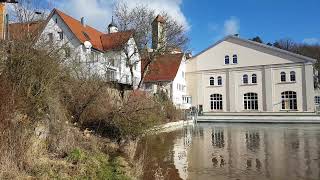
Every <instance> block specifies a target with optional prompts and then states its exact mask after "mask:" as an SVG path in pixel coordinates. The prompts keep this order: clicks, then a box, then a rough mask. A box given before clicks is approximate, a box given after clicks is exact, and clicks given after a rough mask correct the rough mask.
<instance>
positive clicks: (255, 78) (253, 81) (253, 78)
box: [251, 74, 257, 84]
mask: <svg viewBox="0 0 320 180" xmlns="http://www.w3.org/2000/svg"><path fill="white" fill-rule="evenodd" d="M251 82H252V84H256V83H257V75H256V74H252V76H251Z"/></svg>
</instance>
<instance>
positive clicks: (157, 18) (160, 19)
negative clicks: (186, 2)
mask: <svg viewBox="0 0 320 180" xmlns="http://www.w3.org/2000/svg"><path fill="white" fill-rule="evenodd" d="M153 21H155V22H160V23H165V20H164V18H163V16H161V15H160V14H159V15H158V16H157V17H156V18H155V19H154V20H153Z"/></svg>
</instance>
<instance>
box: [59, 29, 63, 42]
mask: <svg viewBox="0 0 320 180" xmlns="http://www.w3.org/2000/svg"><path fill="white" fill-rule="evenodd" d="M58 34H59V39H60V40H63V32H62V31H61V32H58Z"/></svg>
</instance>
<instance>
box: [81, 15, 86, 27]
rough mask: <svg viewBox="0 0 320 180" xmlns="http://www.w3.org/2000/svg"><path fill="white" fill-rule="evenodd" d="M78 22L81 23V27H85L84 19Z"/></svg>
mask: <svg viewBox="0 0 320 180" xmlns="http://www.w3.org/2000/svg"><path fill="white" fill-rule="evenodd" d="M80 22H81V24H82V26H84V27H86V24H85V21H84V17H82V18H81V20H80Z"/></svg>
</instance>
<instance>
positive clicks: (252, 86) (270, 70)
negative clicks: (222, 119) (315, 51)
mask: <svg viewBox="0 0 320 180" xmlns="http://www.w3.org/2000/svg"><path fill="white" fill-rule="evenodd" d="M315 62H316V60H315V59H311V58H308V57H305V56H301V55H298V54H294V53H291V52H288V51H285V50H281V49H278V48H275V47H272V46H268V45H264V44H261V43H257V42H253V41H250V40H244V39H241V38H239V37H236V36H228V37H226V38H224V39H222V40H221V41H218V42H217V43H216V44H214V45H213V46H211V47H209V48H208V49H206V50H204V51H202V52H201V53H199V54H198V55H196V56H195V57H193V58H192V59H191V60H190V61H188V63H187V70H186V80H187V93H188V94H190V95H191V97H192V105H193V106H197V107H199V109H200V110H201V111H203V112H281V111H284V112H288V111H290V112H292V111H293V112H314V81H313V64H314V63H315Z"/></svg>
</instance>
